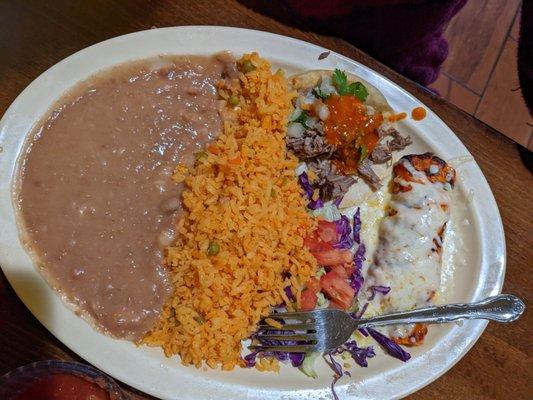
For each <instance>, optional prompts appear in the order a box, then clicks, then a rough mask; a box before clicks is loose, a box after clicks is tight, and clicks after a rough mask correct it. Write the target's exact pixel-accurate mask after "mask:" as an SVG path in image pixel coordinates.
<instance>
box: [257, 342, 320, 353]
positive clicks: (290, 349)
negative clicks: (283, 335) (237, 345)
mask: <svg viewBox="0 0 533 400" xmlns="http://www.w3.org/2000/svg"><path fill="white" fill-rule="evenodd" d="M249 349H250V350H258V351H283V352H286V353H307V352H310V351H315V350H319V346H318V345H314V344H311V345H307V344H304V345H295V346H249Z"/></svg>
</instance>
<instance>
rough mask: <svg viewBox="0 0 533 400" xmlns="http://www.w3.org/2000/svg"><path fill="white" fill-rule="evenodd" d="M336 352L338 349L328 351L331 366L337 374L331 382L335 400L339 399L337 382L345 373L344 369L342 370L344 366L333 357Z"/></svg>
mask: <svg viewBox="0 0 533 400" xmlns="http://www.w3.org/2000/svg"><path fill="white" fill-rule="evenodd" d="M335 352H336V350H332V351H330V352H329V353H328V356H329V360H330V363H329V366H330V367H331V369H332V370H333V372H335V375H334V376H333V381H332V382H331V393H332V394H333V398H334V399H335V400H339V396H337V392H335V384H336V383H337V381H338V380H339V379H340V378H341V376H342V375H343V371H342V366H341V365H340V364H339V363H338V362H337V360H335V358H334V357H333V354H335Z"/></svg>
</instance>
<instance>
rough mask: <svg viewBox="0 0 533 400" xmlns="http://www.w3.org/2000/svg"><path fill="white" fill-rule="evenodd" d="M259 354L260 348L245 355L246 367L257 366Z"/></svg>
mask: <svg viewBox="0 0 533 400" xmlns="http://www.w3.org/2000/svg"><path fill="white" fill-rule="evenodd" d="M258 354H259V351H258V350H255V351H252V352H251V353H250V354H248V355H246V356H244V362H245V363H246V368H253V367H255V363H256V358H257V355H258Z"/></svg>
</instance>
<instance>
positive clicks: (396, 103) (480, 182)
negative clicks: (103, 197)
mask: <svg viewBox="0 0 533 400" xmlns="http://www.w3.org/2000/svg"><path fill="white" fill-rule="evenodd" d="M221 50H230V51H232V52H234V53H235V54H236V55H240V54H242V53H245V52H250V51H258V52H259V53H260V54H261V56H263V57H265V58H267V59H268V60H270V61H271V63H272V64H273V66H274V68H277V67H281V68H284V69H285V70H286V71H287V73H289V74H291V73H295V72H299V71H303V70H309V69H317V68H328V69H333V68H341V69H344V70H346V71H349V72H352V73H354V74H357V75H359V76H361V77H362V78H364V79H366V80H367V81H369V82H370V83H372V84H374V85H375V86H376V87H378V88H379V89H380V90H381V91H382V92H383V94H384V95H385V96H386V98H387V99H388V101H389V102H390V104H391V106H392V107H393V108H394V109H395V110H398V111H407V112H409V111H410V110H411V109H413V108H414V107H417V106H420V105H421V104H420V102H419V101H418V100H417V99H415V98H414V97H413V96H411V95H410V94H409V93H407V92H406V91H405V90H403V89H402V88H400V87H399V86H397V85H396V84H394V83H393V82H391V81H389V80H387V79H386V78H384V77H383V76H381V75H379V74H377V73H376V72H374V71H372V70H371V69H369V68H367V67H365V66H364V65H361V64H359V63H357V62H354V61H352V60H350V59H348V58H346V57H343V56H341V55H339V54H336V53H333V52H332V53H331V54H330V55H329V57H327V58H326V59H324V60H321V61H319V60H318V56H319V54H321V53H322V52H324V51H326V49H324V48H321V47H318V46H315V45H312V44H309V43H306V42H302V41H299V40H295V39H291V38H288V37H284V36H279V35H274V34H271V33H265V32H258V31H251V30H244V29H235V28H226V27H207V26H203V27H195V26H190V27H174V28H164V29H154V30H149V31H144V32H137V33H132V34H129V35H125V36H120V37H117V38H114V39H111V40H107V41H105V42H102V43H99V44H97V45H94V46H91V47H89V48H87V49H85V50H82V51H80V52H78V53H76V54H74V55H72V56H70V57H68V58H66V59H65V60H63V61H61V62H60V63H58V64H56V65H55V66H53V67H52V68H50V69H49V70H48V71H46V72H45V73H43V74H42V75H41V76H40V77H38V78H37V79H36V80H35V81H33V82H32V83H31V84H30V85H29V86H28V87H27V88H26V89H25V90H24V91H23V92H22V93H21V94H20V96H19V97H18V98H17V99H16V100H15V101H14V102H13V104H12V105H11V107H10V108H9V109H8V111H7V112H6V113H5V115H4V117H3V118H2V120H1V121H0V146H1V147H0V149H1V150H2V151H1V152H0V264H1V266H2V269H3V271H4V273H5V275H6V276H7V279H8V280H9V282H10V283H11V285H12V286H13V288H14V289H15V291H16V293H17V294H18V296H19V297H20V298H21V299H22V301H23V302H24V303H25V304H26V306H27V307H28V308H29V309H30V311H31V312H32V313H33V314H34V315H35V317H37V319H39V321H41V323H42V324H43V325H44V326H45V327H46V328H47V329H48V330H50V332H52V333H53V334H54V335H55V336H56V337H57V338H58V339H59V340H60V341H62V342H63V343H64V344H65V345H67V346H68V347H69V348H70V349H72V350H73V351H74V352H76V353H77V354H79V355H80V356H81V357H83V358H84V359H86V360H87V361H88V362H90V363H91V364H93V365H95V366H96V367H98V368H100V369H102V370H103V371H105V372H107V373H108V374H110V375H111V376H113V377H115V378H116V379H118V380H120V381H122V382H125V383H127V384H128V385H130V386H133V387H135V388H137V389H139V390H142V391H144V392H146V393H149V394H151V395H154V396H158V397H161V398H164V399H180V400H187V399H198V398H201V399H217V400H223V399H227V400H235V399H258V400H259V399H261V400H264V399H281V398H282V399H303V398H306V399H318V398H324V397H325V398H330V397H331V392H330V388H329V384H330V382H331V377H332V373H331V371H330V370H328V369H327V367H326V366H320V367H319V368H318V369H319V370H318V373H319V378H318V379H315V380H312V379H310V378H307V377H306V376H304V375H303V374H302V373H300V372H299V371H297V370H296V369H294V368H290V367H286V368H282V370H281V373H280V374H274V373H259V372H257V371H255V370H245V369H238V370H235V371H232V372H222V371H213V370H209V371H203V370H198V369H195V368H192V367H185V366H183V365H181V363H180V360H179V358H177V357H174V358H171V359H167V358H165V357H164V356H163V354H162V352H161V351H160V350H159V349H154V348H148V347H141V348H137V347H135V346H134V345H133V344H132V343H130V342H126V341H122V340H116V339H112V338H110V337H107V336H105V335H102V334H100V333H98V332H96V331H94V330H93V329H92V328H91V327H90V326H89V325H88V324H87V323H86V322H85V321H84V320H82V319H81V318H78V317H77V316H76V315H75V314H74V313H73V312H72V311H70V310H69V308H68V307H67V306H66V305H65V304H64V303H63V302H62V301H61V299H60V298H59V297H58V296H57V295H56V294H55V292H54V291H53V290H52V289H51V288H50V287H49V286H48V285H47V284H46V282H45V281H44V279H43V278H42V277H41V275H40V274H39V273H38V272H37V270H36V269H34V267H33V265H32V262H31V260H30V258H29V256H28V255H27V253H26V252H25V250H24V248H23V247H22V245H21V243H20V241H19V237H18V233H17V227H16V222H15V215H14V209H13V204H12V201H11V182H12V177H13V173H14V169H15V162H16V158H17V156H18V154H19V152H20V149H21V147H22V144H23V141H24V138H25V135H26V134H27V133H28V132H30V131H31V130H32V127H33V126H34V124H36V123H37V122H38V121H39V119H40V118H41V117H42V116H43V114H45V113H46V111H47V110H48V108H49V107H50V106H51V104H52V103H53V102H54V101H55V100H57V99H58V98H59V97H60V96H61V94H62V93H63V92H65V90H67V89H68V88H70V87H71V86H73V85H74V84H75V83H77V82H79V81H80V80H83V79H85V78H87V77H89V76H90V75H92V74H93V73H95V72H96V71H98V70H101V69H103V68H106V67H109V66H111V65H114V64H118V63H122V62H125V61H129V60H134V59H141V58H146V57H150V56H155V55H159V54H205V55H207V54H212V53H215V52H218V51H221ZM401 130H402V132H404V133H408V134H410V135H411V136H412V137H413V139H414V144H413V147H411V148H410V151H424V150H431V151H434V152H435V153H436V154H438V155H440V156H441V157H442V158H444V159H446V160H452V159H453V160H456V161H457V160H459V161H461V160H462V162H456V164H458V165H455V166H456V168H457V169H458V173H459V176H460V181H459V184H458V185H457V186H458V190H459V192H460V193H461V196H462V198H463V200H464V203H465V204H466V208H465V209H466V215H467V217H468V220H469V221H470V222H471V224H470V228H469V229H470V232H471V234H469V235H465V236H468V237H464V238H463V239H464V241H463V247H464V248H465V249H464V250H466V251H465V260H464V261H465V263H464V264H462V265H464V267H461V268H457V269H456V270H455V272H454V278H453V282H454V290H453V294H452V295H451V296H450V298H449V300H453V301H472V300H480V299H482V298H484V297H487V296H490V295H495V294H497V293H499V292H500V290H501V287H502V284H503V279H504V272H505V239H504V234H503V228H502V224H501V219H500V215H499V213H498V208H497V206H496V203H495V200H494V197H493V195H492V193H491V191H490V188H489V186H488V184H487V181H486V180H485V178H484V176H483V174H482V173H481V170H480V169H479V167H478V166H477V164H476V163H475V162H474V161H473V160H472V159H471V155H470V153H469V152H468V151H467V149H466V148H465V147H464V146H463V144H462V143H461V142H460V141H459V139H458V138H457V137H456V136H455V135H454V134H453V132H452V131H451V130H450V129H449V128H448V127H447V126H446V125H445V124H444V123H443V122H442V121H441V120H440V119H439V118H438V117H437V116H436V115H435V114H434V113H433V112H431V111H430V110H428V114H427V117H426V118H425V119H424V120H423V121H422V122H413V121H412V120H406V121H405V122H402V124H401ZM467 160H471V161H467ZM463 161H464V162H463ZM39 206H42V207H45V206H46V205H45V204H42V205H39ZM485 326H486V322H482V321H470V322H466V323H464V324H463V325H462V326H458V325H448V326H446V327H438V328H437V327H435V328H432V330H431V334H430V335H429V336H428V338H427V340H426V343H425V344H424V345H423V346H421V347H419V348H416V349H412V351H411V353H412V355H413V357H412V359H411V360H410V361H409V362H407V363H401V362H400V361H398V360H395V359H393V358H390V357H386V356H378V357H375V358H374V359H372V360H370V361H371V362H370V366H369V367H368V368H353V369H352V374H353V378H351V379H348V378H344V379H343V380H341V381H340V382H339V383H338V385H337V391H338V393H339V396H340V398H341V399H359V400H363V399H378V398H379V399H386V398H399V397H403V396H405V395H407V394H409V393H412V392H413V391H415V390H417V389H419V388H421V387H423V386H424V385H427V384H428V383H430V382H431V381H433V380H434V379H436V378H437V377H439V376H440V375H441V374H443V373H444V372H445V371H447V370H448V369H449V368H451V367H452V366H453V365H454V364H455V363H456V362H457V361H458V360H459V359H460V358H461V357H462V356H463V355H464V354H465V353H466V352H467V351H468V350H469V349H470V347H472V345H473V344H474V342H475V341H476V340H477V338H478V337H479V336H480V335H481V333H482V332H483V330H484V328H485Z"/></svg>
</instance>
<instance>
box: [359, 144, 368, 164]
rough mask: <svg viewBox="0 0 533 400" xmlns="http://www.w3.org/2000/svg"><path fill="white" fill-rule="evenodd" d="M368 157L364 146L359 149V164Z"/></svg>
mask: <svg viewBox="0 0 533 400" xmlns="http://www.w3.org/2000/svg"><path fill="white" fill-rule="evenodd" d="M367 155H368V149H367V148H366V146H365V145H364V144H362V145H361V146H360V147H359V162H361V161H363V160H364V159H365V158H366V156H367Z"/></svg>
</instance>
